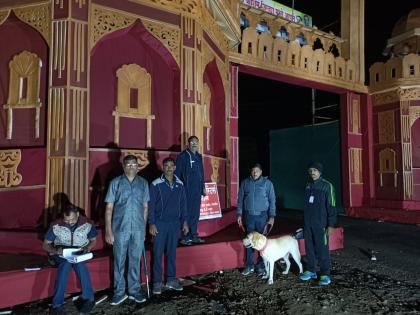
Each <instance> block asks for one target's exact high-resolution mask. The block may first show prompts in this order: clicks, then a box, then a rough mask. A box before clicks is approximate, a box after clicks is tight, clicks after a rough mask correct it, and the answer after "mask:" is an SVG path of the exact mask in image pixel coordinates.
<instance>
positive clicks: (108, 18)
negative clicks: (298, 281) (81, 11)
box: [90, 5, 181, 64]
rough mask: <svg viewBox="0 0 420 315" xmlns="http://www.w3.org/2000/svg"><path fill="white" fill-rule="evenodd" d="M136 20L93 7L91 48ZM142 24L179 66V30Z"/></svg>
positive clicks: (126, 15) (132, 16) (158, 25)
mask: <svg viewBox="0 0 420 315" xmlns="http://www.w3.org/2000/svg"><path fill="white" fill-rule="evenodd" d="M137 18H139V19H140V17H136V16H134V15H130V14H124V13H121V12H114V11H111V10H108V9H105V8H103V7H101V6H97V5H93V6H92V26H93V31H92V34H91V38H90V43H91V47H93V46H95V45H96V43H97V42H98V41H99V40H100V39H101V38H102V37H103V36H105V35H106V34H108V33H111V32H114V31H116V30H119V29H122V28H125V27H128V26H130V25H131V24H132V23H134V21H135V20H136V19H137ZM142 23H143V24H144V26H145V27H146V28H147V30H149V31H150V32H151V33H152V34H153V35H154V36H155V37H156V38H157V39H159V41H160V42H161V43H162V44H163V45H164V46H165V47H166V48H167V49H168V50H169V51H170V52H171V54H172V55H173V56H174V59H175V60H176V62H177V63H178V64H179V62H180V57H179V56H180V53H179V43H180V41H181V39H180V37H181V34H180V30H179V29H178V28H176V27H168V26H166V25H161V24H159V23H157V22H151V21H145V20H142Z"/></svg>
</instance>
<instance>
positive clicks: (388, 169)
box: [378, 148, 398, 188]
mask: <svg viewBox="0 0 420 315" xmlns="http://www.w3.org/2000/svg"><path fill="white" fill-rule="evenodd" d="M396 159H397V154H396V152H395V150H393V149H391V148H385V149H383V150H381V151H379V170H378V173H379V185H380V187H383V186H384V182H383V176H384V174H392V175H393V177H394V188H397V185H398V181H397V175H398V170H397V163H396Z"/></svg>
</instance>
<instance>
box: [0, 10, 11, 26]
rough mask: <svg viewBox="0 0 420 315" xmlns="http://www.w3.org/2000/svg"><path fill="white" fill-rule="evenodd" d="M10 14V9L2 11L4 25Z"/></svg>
mask: <svg viewBox="0 0 420 315" xmlns="http://www.w3.org/2000/svg"><path fill="white" fill-rule="evenodd" d="M9 14H10V10H7V11H0V25H2V24H3V23H4V21H6V20H7V18H8V17H9Z"/></svg>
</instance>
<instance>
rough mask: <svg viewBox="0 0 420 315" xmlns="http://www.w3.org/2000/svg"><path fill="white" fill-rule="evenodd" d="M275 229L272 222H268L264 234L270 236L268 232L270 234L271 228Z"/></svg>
mask: <svg viewBox="0 0 420 315" xmlns="http://www.w3.org/2000/svg"><path fill="white" fill-rule="evenodd" d="M272 229H273V225H272V224H268V223H267V224H266V225H265V226H264V230H263V233H262V234H263V235H264V236H268V234H270V232H271V230H272Z"/></svg>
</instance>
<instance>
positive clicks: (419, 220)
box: [346, 207, 420, 224]
mask: <svg viewBox="0 0 420 315" xmlns="http://www.w3.org/2000/svg"><path fill="white" fill-rule="evenodd" d="M346 213H347V215H348V216H350V217H355V218H365V219H372V220H381V221H389V222H397V223H405V224H420V210H411V209H394V208H373V207H360V208H359V207H358V208H348V209H347V210H346Z"/></svg>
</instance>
